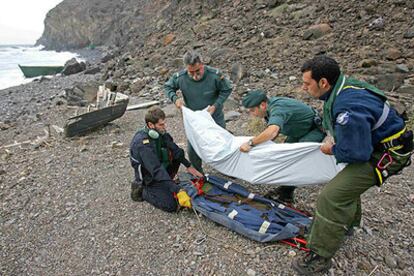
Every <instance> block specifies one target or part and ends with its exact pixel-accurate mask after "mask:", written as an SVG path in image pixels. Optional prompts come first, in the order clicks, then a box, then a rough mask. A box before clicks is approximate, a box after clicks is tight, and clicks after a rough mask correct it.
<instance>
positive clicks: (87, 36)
mask: <svg viewBox="0 0 414 276" xmlns="http://www.w3.org/2000/svg"><path fill="white" fill-rule="evenodd" d="M217 3H218V1H211V0H210V1H191V0H188V1H180V0H175V1H174V0H173V1H167V0H155V1H147V0H122V1H110V0H90V1H82V0H65V1H63V2H62V3H60V4H59V5H57V6H56V7H55V8H54V9H52V10H50V11H49V13H48V14H47V16H46V19H45V21H44V24H45V29H44V32H43V34H42V36H41V38H40V39H39V40H38V41H37V43H36V44H42V45H44V46H45V47H46V48H47V49H54V50H67V49H76V48H83V47H85V46H89V45H108V46H115V47H121V48H123V47H125V46H127V45H131V44H134V45H140V44H142V41H143V40H144V39H145V37H146V36H147V35H149V34H151V33H152V32H154V31H156V30H157V29H159V28H161V25H163V24H164V23H165V24H169V22H171V20H172V19H173V17H174V16H175V13H176V12H177V11H178V10H179V8H180V7H181V6H184V7H188V8H190V9H191V8H192V7H198V6H208V7H209V8H214V7H215V6H217ZM186 16H188V15H186Z"/></svg>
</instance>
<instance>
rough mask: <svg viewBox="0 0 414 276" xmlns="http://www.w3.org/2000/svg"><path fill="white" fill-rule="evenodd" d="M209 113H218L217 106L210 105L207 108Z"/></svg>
mask: <svg viewBox="0 0 414 276" xmlns="http://www.w3.org/2000/svg"><path fill="white" fill-rule="evenodd" d="M207 112H208V113H210V114H211V115H213V113H214V112H216V106H215V105H210V106H209V107H208V108H207Z"/></svg>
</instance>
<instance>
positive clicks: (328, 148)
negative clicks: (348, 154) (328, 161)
mask: <svg viewBox="0 0 414 276" xmlns="http://www.w3.org/2000/svg"><path fill="white" fill-rule="evenodd" d="M333 146H334V142H333V141H332V140H326V141H325V143H323V144H322V145H321V151H322V152H323V153H324V154H328V155H332V154H333V153H332V147H333Z"/></svg>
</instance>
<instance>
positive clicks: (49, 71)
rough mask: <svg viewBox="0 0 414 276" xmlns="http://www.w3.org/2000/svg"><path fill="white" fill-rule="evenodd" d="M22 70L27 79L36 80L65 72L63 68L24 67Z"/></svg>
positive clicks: (21, 67)
mask: <svg viewBox="0 0 414 276" xmlns="http://www.w3.org/2000/svg"><path fill="white" fill-rule="evenodd" d="M19 68H20V70H21V71H22V72H23V75H24V76H25V77H26V78H34V77H39V76H47V75H55V74H58V73H60V72H62V70H63V66H22V65H19Z"/></svg>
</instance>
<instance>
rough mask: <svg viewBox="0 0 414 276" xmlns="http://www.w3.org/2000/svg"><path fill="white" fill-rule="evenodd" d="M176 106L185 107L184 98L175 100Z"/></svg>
mask: <svg viewBox="0 0 414 276" xmlns="http://www.w3.org/2000/svg"><path fill="white" fill-rule="evenodd" d="M175 106H176V107H177V108H178V109H181V107H183V106H184V102H183V100H182V99H176V100H175Z"/></svg>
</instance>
